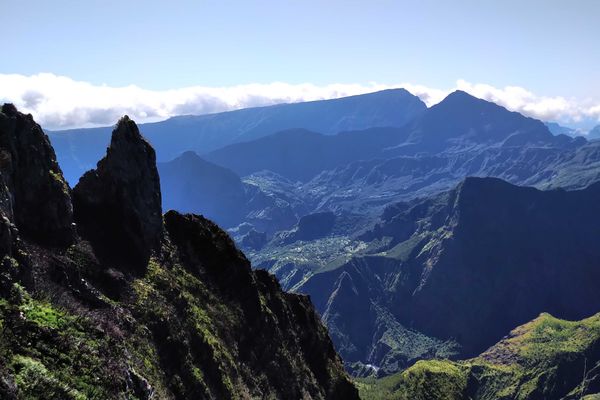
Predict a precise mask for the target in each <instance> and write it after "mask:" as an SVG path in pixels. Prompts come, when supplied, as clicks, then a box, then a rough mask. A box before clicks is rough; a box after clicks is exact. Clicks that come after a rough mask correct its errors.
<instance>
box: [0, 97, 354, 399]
mask: <svg viewBox="0 0 600 400" xmlns="http://www.w3.org/2000/svg"><path fill="white" fill-rule="evenodd" d="M0 145H1V147H0V150H1V151H2V154H3V155H4V160H5V162H3V163H2V164H1V165H0V177H1V180H0V183H1V185H0V193H1V194H2V196H0V199H1V200H2V201H1V202H0V213H1V214H2V218H1V219H0V239H1V240H0V258H1V260H2V273H1V274H0V321H1V327H2V329H1V330H0V359H2V360H3V362H2V363H0V377H1V379H0V397H2V398H3V399H4V398H6V399H17V398H27V399H38V398H39V399H82V398H89V399H120V398H132V399H133V398H135V399H150V398H160V399H189V398H198V399H223V398H289V399H296V398H312V399H347V398H351V399H352V398H357V394H356V391H355V389H354V387H353V386H352V384H351V383H350V382H349V381H348V380H347V378H346V376H345V374H344V372H343V369H342V366H341V362H340V360H339V358H338V356H337V355H336V353H335V351H334V349H333V346H332V344H331V341H330V340H329V338H328V336H327V332H326V330H325V328H324V327H323V326H322V325H321V323H320V321H319V319H318V317H317V315H316V314H315V312H314V311H313V308H312V305H311V304H310V301H309V300H308V298H307V297H306V296H299V295H294V294H287V293H284V292H282V291H281V289H280V287H279V285H278V284H277V282H276V281H275V279H274V278H273V277H272V276H270V275H269V274H267V273H266V272H264V271H256V272H255V271H252V270H251V268H250V263H249V262H248V261H247V259H246V258H245V256H244V255H243V254H242V253H241V252H239V251H238V250H237V249H236V247H235V245H234V244H233V242H232V241H231V239H230V238H229V237H228V236H227V234H226V233H225V232H223V231H222V230H221V229H220V228H219V227H217V226H216V225H215V224H213V223H212V222H210V221H208V220H206V219H204V218H202V217H199V216H196V215H192V214H186V215H182V214H179V213H177V212H175V211H169V212H168V213H166V214H165V215H164V216H162V212H161V202H160V190H159V182H158V172H157V169H156V166H155V164H154V161H155V160H154V151H153V150H152V148H151V147H150V146H149V144H148V143H147V142H146V141H145V140H144V139H143V138H142V136H141V135H140V133H139V131H138V128H137V126H136V125H135V123H134V122H133V121H131V120H129V119H128V118H127V117H124V118H123V119H121V120H120V121H119V123H118V124H117V126H116V128H115V130H114V131H113V134H112V138H111V145H110V147H109V149H108V151H107V155H106V157H105V158H103V159H102V160H101V161H100V162H99V163H98V167H97V168H96V169H95V170H93V171H90V172H88V173H87V174H86V175H85V177H84V178H83V179H82V180H81V181H80V183H79V184H78V185H77V186H76V187H75V189H74V190H73V191H72V192H71V190H70V188H69V187H68V185H67V184H66V182H65V181H64V178H63V177H62V174H61V172H60V169H59V168H58V166H57V164H56V161H55V159H54V154H53V152H52V151H51V147H50V146H49V143H48V140H47V138H46V137H45V136H44V135H43V133H42V131H41V129H40V127H39V126H38V125H36V124H35V123H34V122H33V120H32V119H31V116H25V115H23V114H20V113H18V112H17V111H16V110H15V109H14V107H11V106H9V105H5V106H4V107H2V112H1V113H0ZM32 145H33V147H32ZM36 146H37V147H36ZM32 149H41V150H39V151H38V150H36V151H31V150H32ZM17 161H18V162H17ZM28 174H29V175H31V178H28V179H27V180H26V181H24V180H15V179H14V178H15V177H20V176H28ZM23 189H27V190H29V191H30V192H31V193H34V194H36V193H37V194H41V193H44V195H45V197H44V200H45V202H46V206H45V207H38V206H36V204H35V203H32V202H31V201H32V200H31V199H30V198H29V197H23V196H20V195H17V194H18V193H20V192H21V190H23ZM72 198H73V201H71V199H72ZM58 210H67V211H69V210H72V212H61V213H56V212H55V211H58ZM22 213H24V215H29V216H30V218H31V219H28V220H24V219H20V218H17V216H18V215H20V214H22ZM30 220H31V221H37V220H40V221H44V222H45V223H46V225H45V226H48V228H49V229H48V230H40V231H39V232H36V233H33V232H30V231H28V228H29V227H30V225H29V223H30V222H29V221H30ZM73 223H75V225H73ZM73 226H76V228H77V230H76V231H75V230H74V229H72V228H73ZM64 227H69V228H70V229H66V230H65V229H63V228H64ZM51 228H53V229H51ZM57 232H59V233H60V235H62V236H59V235H58V234H57ZM58 239H60V240H58ZM111 249H113V250H114V251H112V252H111V251H110V250H111Z"/></svg>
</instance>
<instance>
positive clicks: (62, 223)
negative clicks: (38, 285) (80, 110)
mask: <svg viewBox="0 0 600 400" xmlns="http://www.w3.org/2000/svg"><path fill="white" fill-rule="evenodd" d="M0 173H1V175H2V178H3V182H2V184H3V185H5V186H6V191H7V193H8V195H6V194H7V193H5V194H4V195H3V196H2V200H1V203H2V206H1V208H2V211H3V214H4V216H5V217H7V218H8V219H11V220H13V222H14V223H15V225H16V226H17V228H18V229H19V231H20V232H21V234H22V235H24V236H27V237H30V238H32V239H34V240H35V241H37V242H39V243H43V244H48V245H53V246H66V245H68V244H70V243H72V242H73V239H74V235H75V230H74V228H73V206H72V204H71V197H70V189H69V186H68V185H67V183H66V182H65V180H64V178H63V176H62V172H61V170H60V168H59V167H58V164H57V162H56V156H55V154H54V150H53V149H52V147H51V146H50V142H49V141H48V138H47V137H46V135H44V132H43V131H42V129H41V128H40V126H39V125H38V124H36V123H35V122H34V121H33V118H32V117H31V115H24V114H21V113H20V112H18V111H17V109H16V108H15V107H14V106H13V105H12V104H5V105H4V106H3V107H2V112H1V113H0Z"/></svg>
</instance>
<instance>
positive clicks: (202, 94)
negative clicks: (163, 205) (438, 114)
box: [0, 73, 600, 129]
mask: <svg viewBox="0 0 600 400" xmlns="http://www.w3.org/2000/svg"><path fill="white" fill-rule="evenodd" d="M400 87H402V88H405V89H407V90H408V91H410V92H411V93H413V94H415V95H416V96H419V97H420V98H421V100H423V101H424V102H425V103H426V104H427V105H428V106H431V105H433V104H436V103H438V102H439V101H441V100H442V99H443V98H444V97H445V96H446V95H448V94H449V93H450V92H452V91H453V90H456V89H460V90H464V91H466V92H468V93H471V94H472V95H474V96H476V97H479V98H482V99H485V100H489V101H493V102H495V103H498V104H500V105H502V106H505V107H506V108H508V109H510V110H513V111H518V112H521V113H523V114H525V115H528V116H531V117H535V118H539V119H542V120H545V121H559V122H566V123H568V122H577V121H581V120H582V119H594V120H600V102H596V103H594V102H591V101H586V102H582V101H577V100H576V99H566V98H563V97H544V96H537V95H535V94H534V93H532V92H530V91H528V90H526V89H524V88H521V87H516V86H508V87H504V88H496V87H494V86H491V85H486V84H479V83H478V84H474V83H470V82H467V81H464V80H459V81H457V82H456V86H455V87H454V88H449V89H439V88H431V87H427V86H423V85H416V84H412V83H398V84H379V83H369V84H331V85H323V86H318V85H313V84H308V83H306V84H288V83H281V82H275V83H270V84H248V85H238V86H231V87H204V86H192V87H186V88H181V89H173V90H162V91H158V90H146V89H142V88H140V87H137V86H133V85H131V86H124V87H111V86H106V85H93V84H90V83H88V82H82V81H75V80H73V79H71V78H69V77H65V76H58V75H54V74H51V73H41V74H37V75H31V76H25V75H19V74H0V102H12V103H14V104H15V105H16V106H17V107H18V108H19V109H20V110H22V111H23V112H27V113H31V114H33V116H34V117H35V119H36V120H37V121H38V122H39V123H40V124H41V125H42V126H43V127H44V128H47V129H66V128H75V127H90V126H102V125H112V124H113V123H114V122H115V121H116V120H117V119H118V118H119V117H120V116H122V115H123V114H128V115H129V116H131V117H132V118H134V119H135V120H137V121H138V122H149V121H159V120H163V119H166V118H168V117H171V116H175V115H184V114H207V113H214V112H221V111H229V110H235V109H240V108H246V107H256V106H265V105H271V104H277V103H293V102H300V101H310V100H322V99H333V98H339V97H344V96H351V95H356V94H362V93H368V92H374V91H378V90H383V89H390V88H400Z"/></svg>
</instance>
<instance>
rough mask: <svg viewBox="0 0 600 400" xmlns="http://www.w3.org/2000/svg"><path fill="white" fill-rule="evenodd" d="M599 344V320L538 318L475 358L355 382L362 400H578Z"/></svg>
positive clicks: (420, 364) (424, 364)
mask: <svg viewBox="0 0 600 400" xmlns="http://www.w3.org/2000/svg"><path fill="white" fill-rule="evenodd" d="M598 344H600V314H597V315H595V316H593V317H591V318H587V319H584V320H582V321H565V320H560V319H558V318H555V317H553V316H551V315H549V314H542V315H540V316H539V317H538V318H536V319H535V320H533V321H531V322H529V323H527V324H525V325H522V326H520V327H518V328H517V329H515V330H514V331H513V332H511V335H510V336H509V337H508V338H507V339H504V340H502V341H501V342H499V343H498V344H497V345H495V346H494V347H492V348H491V349H489V350H488V351H486V352H485V353H483V354H481V355H480V356H479V357H477V358H474V359H471V360H466V361H458V362H453V361H447V360H429V361H419V362H417V363H416V364H415V365H414V366H412V367H410V368H408V369H407V370H405V371H403V372H400V373H397V374H394V375H391V376H388V377H386V378H382V379H378V380H376V379H372V378H369V379H363V380H359V381H358V382H357V387H358V388H359V390H360V393H361V397H362V399H363V400H371V399H373V400H374V399H417V400H418V399H482V400H483V399H485V400H488V399H489V400H492V399H498V398H510V399H518V400H526V399H536V398H545V399H555V398H563V397H566V398H572V399H578V398H580V397H581V395H582V394H587V393H585V392H586V390H587V389H586V388H587V382H585V387H584V386H583V384H584V382H583V379H582V377H583V374H584V371H585V370H586V368H587V369H588V370H589V369H591V368H594V367H596V368H597V366H598V365H600V364H599V363H600V360H598V359H594V353H592V351H591V350H592V349H593V348H595V346H598ZM595 356H596V357H597V356H598V355H597V354H595ZM582 389H583V390H582ZM594 398H595V397H594V395H592V394H590V395H589V396H586V397H585V399H594ZM596 398H597V396H596Z"/></svg>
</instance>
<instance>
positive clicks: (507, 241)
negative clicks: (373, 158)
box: [295, 178, 600, 371]
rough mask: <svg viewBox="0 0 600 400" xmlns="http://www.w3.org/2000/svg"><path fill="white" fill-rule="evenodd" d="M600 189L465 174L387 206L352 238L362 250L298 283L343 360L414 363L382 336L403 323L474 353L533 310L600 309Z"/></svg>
mask: <svg viewBox="0 0 600 400" xmlns="http://www.w3.org/2000/svg"><path fill="white" fill-rule="evenodd" d="M599 200H600V185H599V184H596V185H593V186H590V187H589V188H587V189H584V190H579V191H571V192H567V191H564V190H553V191H546V192H544V191H539V190H536V189H533V188H523V187H516V186H513V185H510V184H508V183H506V182H503V181H501V180H498V179H492V178H485V179H482V178H468V179H466V180H465V181H464V182H463V183H461V184H460V185H459V186H458V187H457V188H456V189H454V190H452V191H449V192H446V193H443V194H440V195H436V196H432V197H429V198H426V199H420V200H414V201H412V202H409V203H399V204H397V205H395V206H390V207H389V208H388V209H387V210H386V211H385V212H384V214H383V216H382V220H381V222H380V223H379V224H377V225H376V226H375V227H374V228H373V229H371V230H368V231H366V232H365V233H363V234H362V235H361V236H359V237H358V238H357V239H358V240H359V241H361V242H362V243H363V248H365V250H364V251H363V252H362V254H360V253H357V254H355V255H354V256H352V257H351V258H350V259H349V260H344V259H342V260H341V262H337V263H332V264H331V265H330V266H325V267H323V268H322V270H320V271H318V270H317V272H316V273H315V274H314V275H312V276H310V277H309V278H308V279H306V280H304V281H303V282H301V283H300V284H298V285H297V286H296V287H295V290H296V291H298V292H302V293H307V294H310V296H311V299H312V300H313V302H314V304H315V306H316V308H317V310H318V311H319V312H320V313H321V315H322V316H323V319H324V321H325V323H326V324H327V325H328V327H329V329H330V332H331V335H332V338H333V340H334V343H335V344H336V346H337V348H338V350H339V351H340V353H341V354H342V356H343V357H344V360H345V361H347V362H354V361H361V362H363V363H369V364H373V365H375V366H377V367H384V368H385V369H387V371H393V370H394V369H395V368H400V369H401V368H405V367H406V366H407V365H410V362H411V361H410V360H413V361H412V362H414V357H412V356H410V355H409V353H407V352H408V351H409V349H407V348H406V342H405V343H404V344H403V343H402V342H395V343H393V344H392V343H391V342H390V341H389V340H388V339H387V337H388V336H389V334H390V333H389V332H392V331H394V330H398V329H402V330H404V331H407V332H408V333H407V334H410V335H413V336H414V334H415V333H416V334H419V335H424V336H425V337H426V338H431V339H434V342H435V341H441V342H447V341H451V342H454V344H455V345H457V346H458V347H455V346H454V344H452V343H447V344H448V345H449V346H450V347H447V348H448V349H449V350H451V349H453V348H454V350H453V351H454V356H458V355H462V356H472V355H475V354H478V353H479V352H481V351H483V350H484V349H485V348H486V347H488V346H490V345H491V344H493V343H494V342H496V341H497V340H499V339H500V338H501V337H502V335H503V334H505V332H508V331H509V330H510V329H511V328H512V327H514V326H516V325H518V324H521V323H524V322H526V321H527V320H530V319H531V318H533V317H535V316H536V315H538V314H539V313H540V312H543V311H545V312H550V313H553V314H555V315H558V316H559V317H562V318H582V317H585V316H586V315H590V314H593V313H594V312H596V311H597V310H598V309H600V294H599V293H598V291H597V290H596V289H595V286H594V284H593V283H594V282H599V281H600V268H598V266H600V251H598V249H599V248H600V247H599V243H598V238H599V237H600V228H599V226H600V225H599V223H600V221H599V220H598V218H599V217H598V216H599V215H600V213H599V211H600V209H599V204H600V202H599ZM360 310H363V311H360ZM375 316H379V319H374V318H375ZM367 317H368V318H367ZM366 321H371V322H366ZM361 324H362V325H361ZM358 326H361V329H358V330H354V329H352V327H358ZM394 326H396V327H395V328H394ZM409 328H410V329H409ZM410 332H413V333H410ZM420 343H422V344H423V345H424V346H426V347H425V348H426V349H431V350H433V349H435V348H438V347H439V346H437V345H429V344H427V343H431V342H430V340H429V339H423V340H420ZM429 351H430V350H427V351H424V352H423V353H422V355H421V356H420V357H423V358H430V357H431V356H432V353H431V352H429ZM453 351H451V352H450V353H452V352H453ZM428 352H429V353H428Z"/></svg>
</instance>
